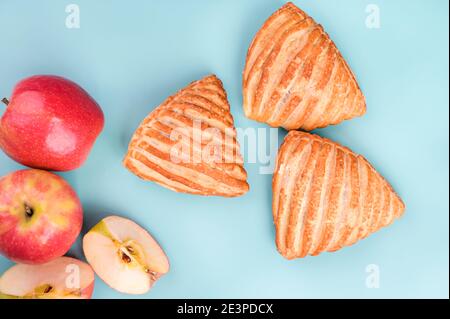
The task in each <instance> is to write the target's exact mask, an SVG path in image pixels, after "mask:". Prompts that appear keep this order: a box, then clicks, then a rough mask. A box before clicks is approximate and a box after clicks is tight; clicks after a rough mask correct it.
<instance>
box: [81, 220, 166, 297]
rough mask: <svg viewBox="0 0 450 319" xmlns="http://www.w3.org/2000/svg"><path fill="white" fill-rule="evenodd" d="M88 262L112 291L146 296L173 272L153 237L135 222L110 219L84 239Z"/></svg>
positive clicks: (102, 222) (92, 230) (97, 226)
mask: <svg viewBox="0 0 450 319" xmlns="http://www.w3.org/2000/svg"><path fill="white" fill-rule="evenodd" d="M83 250H84V254H85V255H86V259H87V261H88V262H89V264H91V266H92V268H94V271H95V272H96V273H97V275H98V276H99V277H100V278H101V279H103V281H105V282H106V283H107V284H108V285H109V286H110V287H111V288H113V289H116V290H118V291H120V292H123V293H128V294H144V293H146V292H147V291H149V290H150V288H151V287H152V286H153V284H154V283H155V281H156V280H158V279H159V278H160V277H161V276H162V275H164V274H166V273H167V272H168V271H169V261H168V259H167V256H166V254H165V253H164V251H163V250H162V249H161V247H160V246H159V245H158V243H157V242H156V241H155V240H154V239H153V238H152V236H151V235H150V234H149V233H148V232H147V231H146V230H145V229H143V228H142V227H141V226H139V225H138V224H136V223H135V222H133V221H131V220H129V219H126V218H123V217H119V216H109V217H106V218H104V219H103V220H102V221H100V222H99V223H98V224H97V225H96V226H94V227H93V228H92V229H91V230H90V231H89V232H88V233H87V234H86V235H85V236H84V238H83Z"/></svg>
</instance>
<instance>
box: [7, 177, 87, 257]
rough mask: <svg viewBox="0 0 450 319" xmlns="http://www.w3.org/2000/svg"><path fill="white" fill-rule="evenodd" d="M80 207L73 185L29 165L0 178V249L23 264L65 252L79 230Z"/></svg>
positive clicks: (80, 220)
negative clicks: (30, 167)
mask: <svg viewBox="0 0 450 319" xmlns="http://www.w3.org/2000/svg"><path fill="white" fill-rule="evenodd" d="M82 222H83V210H82V207H81V203H80V200H79V199H78V196H77V195H76V193H75V191H74V190H73V189H72V187H71V186H70V185H69V184H68V183H67V182H66V181H65V180H64V179H63V178H61V177H59V176H58V175H55V174H53V173H50V172H47V171H42V170H37V169H29V170H20V171H16V172H14V173H11V174H9V175H7V176H5V177H2V178H0V253H1V254H3V255H5V256H6V257H8V258H9V259H11V260H13V261H16V262H19V263H26V264H42V263H47V262H49V261H51V260H53V259H55V258H57V257H60V256H62V255H64V254H65V253H66V252H67V251H68V250H69V249H70V246H71V245H72V244H73V242H74V241H75V240H76V238H77V236H78V234H79V233H80V231H81V227H82Z"/></svg>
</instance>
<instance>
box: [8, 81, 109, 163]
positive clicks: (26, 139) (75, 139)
mask: <svg viewBox="0 0 450 319" xmlns="http://www.w3.org/2000/svg"><path fill="white" fill-rule="evenodd" d="M2 101H3V102H4V103H5V104H6V105H7V108H6V111H5V113H4V114H3V116H2V118H1V120H0V147H1V148H2V149H3V150H4V152H5V153H6V154H7V155H8V156H10V157H11V158H12V159H14V160H15V161H17V162H19V163H21V164H23V165H25V166H29V167H34V168H41V169H46V170H55V171H69V170H73V169H76V168H78V167H80V166H81V165H82V164H83V163H84V161H85V160H86V158H87V156H88V154H89V152H90V150H91V148H92V146H93V144H94V142H95V140H96V138H97V136H98V135H99V134H100V132H101V131H102V129H103V125H104V118H103V112H102V110H101V108H100V106H99V105H98V104H97V103H96V102H95V101H94V99H93V98H92V97H91V96H89V94H88V93H87V92H86V91H85V90H83V89H82V88H81V87H80V86H78V85H77V84H75V83H74V82H72V81H69V80H67V79H64V78H62V77H58V76H52V75H37V76H32V77H29V78H27V79H24V80H22V81H21V82H19V83H18V84H17V85H16V87H15V88H14V91H13V94H12V96H11V99H10V101H8V100H7V99H3V100H2Z"/></svg>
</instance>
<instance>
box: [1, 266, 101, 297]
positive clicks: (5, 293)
mask: <svg viewBox="0 0 450 319" xmlns="http://www.w3.org/2000/svg"><path fill="white" fill-rule="evenodd" d="M94 279H95V276H94V271H93V270H92V268H91V267H90V266H89V265H88V264H86V263H84V262H82V261H80V260H77V259H75V258H70V257H59V258H57V259H55V260H53V261H51V262H49V263H46V264H41V265H25V264H17V265H14V266H12V267H11V268H9V269H8V270H7V271H6V272H5V273H4V274H3V275H2V277H0V299H90V298H91V296H92V292H93V290H94Z"/></svg>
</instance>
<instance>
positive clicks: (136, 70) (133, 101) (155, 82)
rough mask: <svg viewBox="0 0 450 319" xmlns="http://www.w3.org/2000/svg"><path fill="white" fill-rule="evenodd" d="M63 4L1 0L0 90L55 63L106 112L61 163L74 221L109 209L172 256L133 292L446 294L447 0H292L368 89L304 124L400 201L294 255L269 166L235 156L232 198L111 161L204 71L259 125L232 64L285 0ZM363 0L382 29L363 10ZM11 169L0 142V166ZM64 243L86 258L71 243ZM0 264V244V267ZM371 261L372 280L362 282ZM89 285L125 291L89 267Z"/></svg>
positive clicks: (105, 293) (92, 219) (239, 121)
mask: <svg viewBox="0 0 450 319" xmlns="http://www.w3.org/2000/svg"><path fill="white" fill-rule="evenodd" d="M69 3H71V2H69V1H54V0H46V1H17V0H14V1H13V0H7V1H5V0H2V1H0V39H1V44H0V96H9V95H10V93H11V90H12V88H13V86H14V85H15V83H16V82H18V81H19V80H20V79H22V78H24V77H26V76H29V75H33V74H57V75H62V76H65V77H68V78H70V79H72V80H74V81H76V82H78V83H79V84H80V85H82V86H83V87H84V88H86V89H87V90H88V91H89V92H90V93H91V94H92V96H93V97H95V98H96V100H97V101H98V102H99V104H100V105H101V106H102V108H103V110H104V113H105V117H106V127H105V130H104V131H103V133H102V135H101V137H100V138H99V140H98V141H97V143H96V145H95V147H94V149H93V151H92V153H91V155H90V157H89V159H88V161H87V163H86V164H85V165H84V166H83V167H82V168H81V169H79V170H76V171H73V172H69V173H64V174H62V175H63V176H64V177H65V178H67V180H68V181H69V182H70V183H71V184H72V185H73V186H74V188H75V189H76V191H77V192H78V194H79V196H80V198H81V200H82V202H83V205H84V209H85V223H84V226H85V229H84V230H83V232H84V231H85V230H86V229H89V228H90V227H92V226H93V225H94V224H95V223H96V222H97V221H99V220H100V219H101V218H102V217H104V216H107V215H109V214H119V215H123V216H126V217H129V218H131V219H133V220H135V221H136V222H138V223H139V224H141V225H142V226H144V227H145V228H147V229H148V230H149V231H150V232H151V233H152V234H153V235H154V236H155V238H156V239H157V240H158V241H159V242H160V243H161V245H162V247H163V248H164V250H165V251H166V253H167V254H168V256H169V259H170V262H171V270H170V273H169V274H168V275H167V276H165V277H163V278H162V279H161V280H160V281H159V282H158V283H157V284H156V286H155V287H154V289H153V290H152V291H151V292H150V293H148V294H147V295H144V296H142V297H143V298H195V297H197V298H203V297H206V298H209V297H211V298H216V297H218V298H220V297H255V298H258V297H264V298H266V297H267V298H310V297H326V298H328V297H338V298H346V297H356V298H372V297H374V298H382V297H387V298H392V297H445V298H448V296H449V286H448V283H449V218H448V217H449V195H448V194H449V179H448V178H449V133H448V132H449V131H448V130H449V120H448V118H449V92H448V85H449V83H448V82H449V74H448V69H449V64H448V57H449V52H448V45H449V43H448V38H449V34H448V22H449V19H448V9H449V8H448V1H446V0H442V1H438V0H435V1H417V0H416V1H410V0H408V1H406V0H404V1H400V0H396V1H392V0H389V1H387V0H385V1H381V0H370V1H362V0H353V1H351V0H346V1H342V0H339V1H338V0H333V1H332V0H328V1H326V0H321V1H311V0H310V1H306V0H304V1H301V0H299V1H295V3H296V4H297V5H299V6H300V7H301V8H302V9H304V10H305V11H306V12H308V13H309V14H310V15H311V16H312V17H314V18H315V19H316V21H318V22H319V23H321V24H323V25H324V27H325V30H326V31H327V32H328V33H329V34H330V36H331V37H332V39H333V40H334V41H335V42H336V44H337V46H338V47H339V48H340V50H341V52H342V54H343V55H344V57H346V59H347V61H348V62H349V64H350V65H351V67H352V69H353V71H354V72H355V74H356V76H357V78H358V80H359V84H360V86H361V88H362V90H363V91H364V93H365V95H366V98H367V104H368V112H367V114H366V115H365V116H364V117H362V118H359V119H355V120H352V121H348V122H346V123H343V124H341V125H338V126H333V127H329V128H326V129H322V130H318V131H317V132H318V133H319V134H320V135H322V136H326V137H329V138H331V139H333V140H335V141H338V142H340V143H342V144H344V145H346V146H349V147H350V148H352V149H353V150H354V151H356V152H359V153H361V154H363V155H365V157H367V159H368V160H369V161H370V162H371V163H372V164H373V165H374V166H375V167H376V168H377V169H378V170H379V171H380V172H381V173H382V174H383V175H384V176H385V177H386V178H387V179H388V180H389V181H390V182H391V183H392V185H393V187H394V188H395V189H396V190H397V192H398V193H399V194H400V195H401V197H402V198H403V199H404V201H405V203H406V205H407V211H406V214H405V216H404V217H403V218H402V219H401V220H399V221H397V222H395V223H394V224H393V225H392V226H391V227H389V228H386V229H383V230H381V231H380V232H378V233H376V234H374V235H372V236H371V237H369V238H367V239H365V240H364V241H362V242H360V243H358V244H356V245H354V246H352V247H349V248H345V249H342V250H341V251H339V252H336V253H325V254H322V255H320V256H318V257H309V258H306V259H302V260H295V261H287V260H284V259H283V258H282V257H281V256H280V255H279V254H278V253H277V251H276V248H275V244H274V227H273V224H272V216H271V177H272V176H271V175H261V174H259V172H258V170H259V164H246V169H247V171H248V174H249V177H248V181H249V183H250V186H251V190H250V192H249V193H248V194H247V195H245V196H243V197H240V198H235V199H225V198H204V197H197V196H191V195H183V194H177V193H174V192H171V191H169V190H166V189H164V188H162V187H160V186H157V185H156V184H153V183H148V182H144V181H142V180H140V179H138V178H137V177H135V176H134V175H132V174H131V173H129V172H128V171H127V170H126V169H125V168H124V167H122V164H121V160H122V157H123V155H124V153H125V151H126V148H127V143H128V140H129V139H130V137H131V135H132V133H133V131H134V129H135V128H136V127H137V125H138V124H139V122H140V121H141V119H142V118H143V117H144V116H145V115H146V114H147V113H148V112H150V111H151V110H152V109H153V108H154V107H156V106H157V105H158V104H159V103H161V102H162V101H163V100H164V99H165V98H166V97H167V96H168V95H170V94H173V93H174V92H175V91H177V90H178V89H180V88H182V87H184V86H185V85H186V84H187V83H189V82H190V81H192V80H196V79H199V78H200V77H202V76H204V75H206V74H209V73H215V74H217V75H218V76H219V77H220V78H221V79H222V80H223V82H224V85H225V88H226V90H227V92H228V95H229V101H230V103H231V109H232V113H233V115H234V118H235V122H236V125H237V126H239V127H242V128H245V127H262V128H263V127H266V126H265V125H262V124H258V123H255V122H253V121H251V120H248V119H247V118H245V117H244V115H243V111H242V95H241V73H242V70H243V67H244V63H245V55H246V51H247V47H248V45H249V44H250V42H251V39H252V38H253V36H254V34H255V33H256V31H257V30H258V28H259V27H260V26H261V24H262V23H263V22H264V21H265V19H266V18H267V17H268V16H269V15H270V14H271V13H272V12H274V11H275V10H276V9H277V8H278V7H280V6H281V5H282V4H283V3H284V2H283V1H277V0H273V1H260V0H247V1H240V0H233V1H230V0H215V1H207V0H204V1H199V0H198V1H181V0H179V1H143V0H142V1H133V2H131V1H118V0H116V1H106V0H96V1H87V0H74V1H73V3H76V4H78V5H79V7H80V10H81V28H80V29H67V28H66V27H65V19H66V16H67V13H65V7H66V5H67V4H69ZM370 3H374V4H376V5H378V6H379V8H380V13H381V16H380V17H381V28H380V29H368V28H367V27H366V25H365V19H366V16H367V13H366V12H365V9H366V6H367V5H368V4H370ZM2 112H3V111H2V110H0V114H1V113H2ZM284 134H285V132H284V131H283V130H280V137H279V138H280V141H281V139H282V137H283V136H284ZM246 157H247V154H246ZM19 168H21V166H20V165H18V164H16V163H15V162H13V161H12V160H10V159H9V158H7V157H6V156H5V155H4V154H3V153H2V152H0V175H5V174H7V173H9V172H12V171H14V170H17V169H19ZM71 252H72V254H73V255H74V256H77V257H79V258H84V257H83V254H82V250H81V246H80V243H79V242H78V243H77V244H76V245H75V247H73V249H72V251H71ZM11 264H12V263H11V262H10V261H8V260H6V259H5V258H3V257H0V272H3V271H4V270H6V269H7V268H8V267H9V266H10V265H11ZM369 264H376V265H378V266H379V269H380V288H378V289H369V288H367V287H366V277H367V275H368V274H367V273H366V266H367V265H369ZM94 297H96V298H128V297H129V296H127V295H123V294H120V293H118V292H116V291H114V290H112V289H109V288H108V287H107V286H106V285H105V284H104V283H103V282H102V281H101V280H100V279H98V278H97V280H96V288H95V293H94Z"/></svg>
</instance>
